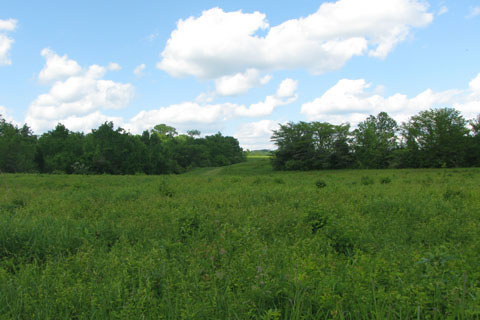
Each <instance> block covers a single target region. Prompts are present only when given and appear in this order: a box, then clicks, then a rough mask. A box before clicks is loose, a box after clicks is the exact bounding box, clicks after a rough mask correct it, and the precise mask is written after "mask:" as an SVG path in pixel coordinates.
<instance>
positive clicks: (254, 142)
mask: <svg viewBox="0 0 480 320" xmlns="http://www.w3.org/2000/svg"><path fill="white" fill-rule="evenodd" d="M278 128H279V123H278V122H277V121H273V120H260V121H257V122H250V123H245V124H242V125H241V126H240V127H239V129H238V130H237V133H236V134H235V135H234V137H235V138H237V139H238V141H239V142H240V145H241V146H242V148H245V149H250V150H260V149H274V144H273V143H272V142H271V141H270V137H271V136H272V133H273V130H277V129H278Z"/></svg>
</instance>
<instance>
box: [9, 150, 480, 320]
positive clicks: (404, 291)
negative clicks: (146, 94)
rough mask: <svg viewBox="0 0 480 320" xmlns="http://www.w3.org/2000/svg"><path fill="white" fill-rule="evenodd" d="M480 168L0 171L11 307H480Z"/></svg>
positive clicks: (262, 313) (353, 315)
mask: <svg viewBox="0 0 480 320" xmlns="http://www.w3.org/2000/svg"><path fill="white" fill-rule="evenodd" d="M479 199H480V170H479V169H477V168H475V169H435V170H368V171H367V170H363V171H362V170H346V171H316V172H273V171H272V170H271V168H270V166H269V162H268V159H262V158H257V159H250V160H249V161H248V162H247V163H243V164H238V165H233V166H229V167H224V168H206V169H198V170H195V171H192V172H189V173H188V174H184V175H178V176H108V175H105V176H75V175H70V176H67V175H26V174H17V175H16V174H10V175H0V318H15V319H101V318H118V319H374V318H377V319H386V318H391V319H443V318H452V319H453V318H456V319H471V318H479V317H480V200H479Z"/></svg>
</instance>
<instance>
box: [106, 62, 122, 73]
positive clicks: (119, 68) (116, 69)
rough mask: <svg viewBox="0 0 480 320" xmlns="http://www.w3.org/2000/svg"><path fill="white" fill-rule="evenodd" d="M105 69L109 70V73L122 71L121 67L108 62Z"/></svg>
mask: <svg viewBox="0 0 480 320" xmlns="http://www.w3.org/2000/svg"><path fill="white" fill-rule="evenodd" d="M107 69H108V70H110V71H120V70H122V67H121V66H120V65H119V64H118V63H116V62H110V63H109V64H108V67H107Z"/></svg>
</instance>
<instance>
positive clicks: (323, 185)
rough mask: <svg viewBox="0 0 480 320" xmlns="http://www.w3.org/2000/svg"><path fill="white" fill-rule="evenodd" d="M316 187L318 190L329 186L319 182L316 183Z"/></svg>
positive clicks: (321, 181)
mask: <svg viewBox="0 0 480 320" xmlns="http://www.w3.org/2000/svg"><path fill="white" fill-rule="evenodd" d="M315 185H316V186H317V188H318V189H322V188H325V187H326V186H327V183H326V182H325V181H323V180H317V182H315Z"/></svg>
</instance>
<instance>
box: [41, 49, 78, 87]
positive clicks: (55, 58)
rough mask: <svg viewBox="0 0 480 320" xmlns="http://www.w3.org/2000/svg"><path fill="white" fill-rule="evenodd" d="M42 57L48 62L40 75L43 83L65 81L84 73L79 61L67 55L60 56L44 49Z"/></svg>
mask: <svg viewBox="0 0 480 320" xmlns="http://www.w3.org/2000/svg"><path fill="white" fill-rule="evenodd" d="M41 55H42V56H43V57H44V58H45V60H46V62H45V66H44V67H43V69H42V70H41V71H40V73H39V74H38V79H39V80H40V81H41V82H50V81H57V80H63V79H66V78H68V77H72V76H76V75H78V74H80V73H81V72H82V67H80V65H79V64H78V63H77V61H75V60H72V59H69V58H68V56H67V55H64V56H59V55H58V54H56V53H55V52H54V51H52V50H51V49H48V48H45V49H43V50H42V51H41Z"/></svg>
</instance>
